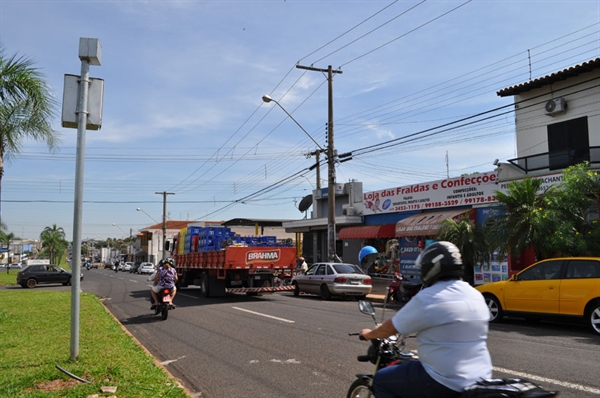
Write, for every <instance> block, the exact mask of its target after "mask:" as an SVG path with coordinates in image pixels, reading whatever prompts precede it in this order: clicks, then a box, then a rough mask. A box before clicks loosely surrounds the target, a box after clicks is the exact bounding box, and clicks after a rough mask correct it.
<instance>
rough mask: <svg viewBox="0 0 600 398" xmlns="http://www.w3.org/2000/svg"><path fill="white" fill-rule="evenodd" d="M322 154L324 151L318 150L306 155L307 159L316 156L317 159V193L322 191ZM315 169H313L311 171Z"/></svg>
mask: <svg viewBox="0 0 600 398" xmlns="http://www.w3.org/2000/svg"><path fill="white" fill-rule="evenodd" d="M321 153H323V150H321V149H317V150H314V151H312V152H310V153H308V154H307V155H306V157H307V158H308V157H311V156H314V157H315V158H316V159H317V160H316V162H315V165H314V166H313V167H316V169H317V172H316V173H317V191H318V190H320V189H321ZM313 167H311V169H312V168H313Z"/></svg>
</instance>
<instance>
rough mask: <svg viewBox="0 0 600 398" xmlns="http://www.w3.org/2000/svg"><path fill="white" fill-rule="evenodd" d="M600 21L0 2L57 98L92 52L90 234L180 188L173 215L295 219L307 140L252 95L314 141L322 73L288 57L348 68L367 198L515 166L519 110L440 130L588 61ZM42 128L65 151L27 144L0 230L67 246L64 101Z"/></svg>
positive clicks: (373, 6)
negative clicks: (49, 235) (96, 101)
mask: <svg viewBox="0 0 600 398" xmlns="http://www.w3.org/2000/svg"><path fill="white" fill-rule="evenodd" d="M599 23H600V1H598V0H589V1H577V0H566V1H552V0H546V1H503V0H498V1H486V0H479V1H478V0H473V1H466V0H465V1H413V0H410V1H408V0H405V1H396V2H394V1H343V0H323V1H306V0H297V1H294V0H287V1H284V0H273V1H269V0H264V1H166V0H165V1H104V0H97V1H52V0H39V1H29V0H0V40H1V43H2V45H3V46H4V50H5V55H12V54H15V53H17V54H18V55H21V56H25V57H28V58H31V59H33V60H34V62H35V65H36V66H37V67H38V68H39V69H40V70H41V72H42V73H43V74H44V75H45V78H46V80H47V81H48V83H49V84H50V86H51V87H52V90H53V92H54V94H55V95H56V98H57V100H58V101H59V102H60V101H61V100H62V93H63V78H64V74H75V75H78V74H79V73H80V67H81V66H80V65H81V64H80V61H79V59H78V56H77V55H78V54H77V53H78V44H79V38H80V37H89V38H98V39H99V40H100V43H101V45H102V48H103V54H102V65H101V66H92V67H91V69H90V76H92V77H96V78H101V79H104V81H105V83H104V84H105V92H104V111H103V126H102V129H101V130H99V131H88V132H87V134H86V148H85V153H86V162H85V182H84V198H83V199H84V205H83V231H82V237H83V238H84V239H86V238H106V237H109V236H110V237H123V236H128V235H129V231H130V229H131V230H132V231H133V234H135V233H137V231H138V230H139V229H141V228H144V227H146V226H148V225H149V224H153V223H154V221H153V219H154V220H158V221H160V220H161V218H162V196H160V195H157V194H156V192H162V191H167V192H173V193H174V194H175V195H169V196H168V218H169V219H172V220H186V219H188V220H228V219H231V218H236V217H246V218H269V219H299V218H302V217H303V214H302V213H300V212H299V211H298V210H297V208H296V207H295V206H296V204H297V203H298V202H299V201H300V200H301V199H302V197H304V196H305V195H307V194H310V193H311V191H312V189H313V187H314V186H315V182H316V177H315V172H314V171H308V170H307V169H308V168H309V167H310V166H311V165H312V164H313V163H314V157H313V158H310V159H307V157H306V156H305V154H306V153H308V152H310V151H312V150H314V149H315V145H314V143H313V142H312V141H311V140H310V138H308V137H307V136H306V135H305V134H304V132H303V131H302V130H301V129H300V128H299V127H298V126H297V125H295V124H294V122H293V121H292V120H290V119H289V118H288V117H287V116H286V115H285V113H284V112H283V111H282V110H281V109H280V108H278V107H277V105H276V104H273V103H271V104H265V103H263V102H262V100H261V97H262V95H263V94H269V95H270V96H271V97H273V98H275V99H277V100H278V101H279V102H280V104H281V105H282V106H283V107H284V108H285V109H286V110H287V111H288V112H290V113H292V114H293V116H294V118H295V119H296V120H297V121H298V122H299V123H300V124H301V125H302V126H303V127H304V129H305V130H306V131H308V132H309V133H310V134H311V135H312V136H313V137H314V138H315V139H316V140H317V141H318V142H319V143H320V144H321V145H322V146H323V147H325V146H326V142H325V141H326V140H325V123H326V121H327V81H326V76H324V75H323V74H322V73H319V72H312V71H305V70H301V69H298V68H296V67H295V65H296V64H298V63H299V64H300V65H305V66H308V65H314V66H315V67H317V68H327V67H328V65H331V66H332V67H333V68H334V69H341V70H342V71H343V73H342V74H337V75H335V77H334V83H333V93H334V120H335V122H334V136H335V148H336V149H337V150H338V153H345V152H348V151H353V152H354V153H359V154H360V155H357V156H354V157H353V159H352V160H351V161H348V162H344V163H342V164H339V165H338V167H337V181H338V182H346V181H349V180H351V179H356V180H359V181H362V182H363V184H364V190H365V191H372V190H378V189H383V188H387V187H397V186H403V185H409V184H411V183H417V182H425V181H431V180H437V179H442V178H445V177H446V175H447V174H448V175H449V176H450V177H453V176H458V175H461V174H464V173H472V172H476V171H478V172H485V171H491V170H493V166H492V162H493V161H494V159H496V158H498V159H500V160H501V161H505V160H506V159H510V158H513V157H516V153H515V135H514V115H512V114H505V115H497V117H494V118H491V119H488V120H485V121H478V119H477V118H473V119H467V120H466V121H465V122H463V123H455V124H450V125H449V126H448V127H446V128H441V126H443V125H446V124H448V123H452V122H455V121H457V120H460V119H463V118H467V117H469V116H473V115H477V114H479V113H482V112H486V111H489V110H492V109H495V108H498V107H501V106H504V105H509V104H510V103H512V98H500V97H498V96H497V95H496V92H497V91H498V90H500V89H502V88H506V87H509V86H511V85H515V84H519V83H523V82H526V81H528V80H529V79H530V77H531V78H534V79H535V78H537V77H541V76H544V75H546V74H548V73H552V72H555V71H558V70H561V69H564V68H566V67H570V66H572V65H575V64H578V63H581V62H585V61H588V60H590V59H593V58H596V57H598V56H599V54H600V33H599V32H600V25H599ZM503 111H506V109H504V110H502V111H498V112H497V113H498V114H499V113H501V112H503ZM462 124H464V126H459V125H462ZM53 126H54V128H55V130H56V131H57V132H58V133H59V134H60V135H61V140H62V142H61V144H60V145H59V148H58V149H57V150H56V151H55V152H54V153H50V152H49V151H48V149H47V148H45V147H44V146H43V145H41V144H38V143H35V142H27V143H25V145H24V147H23V152H22V153H21V154H17V155H16V156H15V157H14V159H13V161H12V162H10V163H9V164H8V165H7V166H6V170H5V174H4V177H3V180H2V221H3V222H5V223H6V224H7V225H8V228H9V230H10V231H12V232H14V233H15V234H16V235H17V236H20V237H23V238H29V239H37V238H38V237H39V234H40V232H41V231H42V230H43V228H44V227H46V226H49V225H52V224H57V225H58V226H60V227H63V228H64V229H65V231H66V233H67V238H68V239H71V238H72V233H73V232H72V226H73V198H74V193H73V190H74V180H75V152H76V135H77V130H75V129H64V128H62V127H61V121H60V106H59V108H58V109H57V116H56V118H55V120H54V122H53ZM405 136H411V137H412V138H411V139H410V140H400V141H395V142H394V143H395V144H396V145H386V146H384V148H383V149H378V150H376V151H373V152H367V151H366V150H364V148H366V147H369V146H371V145H374V144H380V143H385V142H387V141H389V140H394V139H399V138H401V137H405ZM446 153H447V154H448V164H446ZM303 170H304V171H303ZM326 171H327V169H326V166H325V165H323V167H322V175H321V176H322V178H326V177H327V173H326ZM283 182H285V183H283ZM322 184H323V186H326V181H323V182H322ZM138 207H139V208H141V209H143V210H144V211H143V212H142V211H136V208H138ZM113 224H115V225H113Z"/></svg>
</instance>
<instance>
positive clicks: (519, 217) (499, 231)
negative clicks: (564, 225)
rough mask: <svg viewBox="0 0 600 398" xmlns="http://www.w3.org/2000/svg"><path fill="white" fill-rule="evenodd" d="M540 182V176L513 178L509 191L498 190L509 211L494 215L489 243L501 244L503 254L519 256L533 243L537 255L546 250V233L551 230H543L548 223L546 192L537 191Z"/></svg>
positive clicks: (539, 255)
mask: <svg viewBox="0 0 600 398" xmlns="http://www.w3.org/2000/svg"><path fill="white" fill-rule="evenodd" d="M541 184H542V180H541V179H536V180H534V179H532V178H530V177H528V178H526V179H524V180H522V181H512V182H510V183H509V184H508V187H507V189H508V192H507V193H503V192H500V191H496V198H497V199H498V202H500V203H501V204H503V205H505V206H506V210H507V212H506V213H505V214H502V215H499V216H496V217H494V221H495V222H494V223H493V224H492V226H491V227H490V235H489V237H490V247H496V248H498V249H499V251H500V254H507V253H508V252H510V254H511V256H519V255H521V254H522V253H524V252H525V251H526V250H528V249H530V248H532V247H533V249H534V251H535V254H536V258H537V259H542V258H544V257H545V254H547V252H548V248H547V247H546V245H545V239H544V235H545V234H546V233H551V231H546V232H545V231H544V226H547V225H549V224H548V223H547V222H545V220H544V207H545V206H546V203H545V202H544V195H543V193H541V194H540V192H538V191H539V189H540V186H541Z"/></svg>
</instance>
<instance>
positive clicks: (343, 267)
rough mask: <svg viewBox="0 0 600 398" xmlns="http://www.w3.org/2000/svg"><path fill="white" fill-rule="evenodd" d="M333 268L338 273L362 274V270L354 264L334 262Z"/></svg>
mask: <svg viewBox="0 0 600 398" xmlns="http://www.w3.org/2000/svg"><path fill="white" fill-rule="evenodd" d="M333 269H335V272H337V273H338V274H362V273H363V272H362V270H361V269H360V268H358V267H357V266H356V265H353V264H333Z"/></svg>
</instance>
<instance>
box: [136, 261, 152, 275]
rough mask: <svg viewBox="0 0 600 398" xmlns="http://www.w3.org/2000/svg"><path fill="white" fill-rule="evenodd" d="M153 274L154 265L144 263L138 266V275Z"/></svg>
mask: <svg viewBox="0 0 600 398" xmlns="http://www.w3.org/2000/svg"><path fill="white" fill-rule="evenodd" d="M153 272H154V264H152V263H148V262H144V263H141V264H140V267H139V268H138V274H151V273H153Z"/></svg>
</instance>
